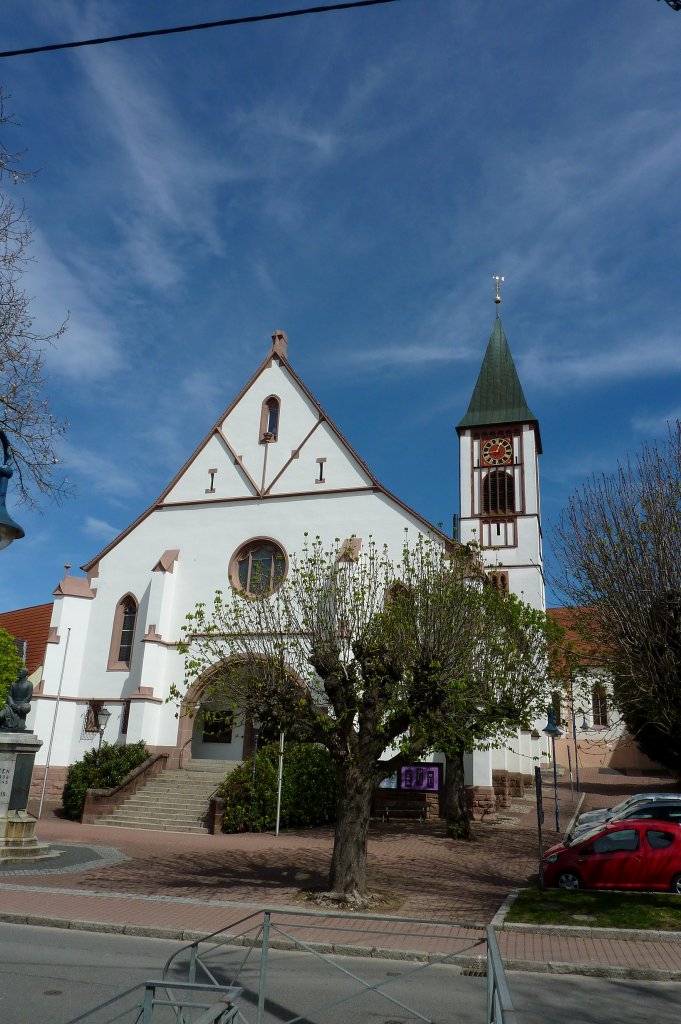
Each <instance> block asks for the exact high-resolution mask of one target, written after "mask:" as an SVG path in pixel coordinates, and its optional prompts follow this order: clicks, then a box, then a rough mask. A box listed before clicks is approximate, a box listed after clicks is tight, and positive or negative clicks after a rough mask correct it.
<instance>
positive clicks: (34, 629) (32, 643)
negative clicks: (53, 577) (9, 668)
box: [0, 603, 52, 675]
mask: <svg viewBox="0 0 681 1024" xmlns="http://www.w3.org/2000/svg"><path fill="white" fill-rule="evenodd" d="M51 618H52V604H51V603H50V604H36V605H33V607H32V608H17V609H16V611H13V612H2V613H0V629H5V630H7V632H8V633H10V634H11V635H12V636H13V637H14V638H15V639H16V640H25V641H26V668H27V669H28V672H29V675H31V674H32V673H33V672H35V670H36V669H37V668H38V667H39V666H40V665H42V664H43V663H44V661H45V648H46V646H47V637H48V634H49V632H50V619H51Z"/></svg>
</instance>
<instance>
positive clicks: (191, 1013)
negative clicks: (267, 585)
mask: <svg viewBox="0 0 681 1024" xmlns="http://www.w3.org/2000/svg"><path fill="white" fill-rule="evenodd" d="M242 992H243V989H241V988H235V987H234V986H231V985H230V986H227V985H216V984H215V983H212V982H211V983H208V984H203V985H201V984H198V985H197V984H192V983H191V982H173V981H168V980H166V979H164V980H162V981H146V982H143V983H142V984H141V985H134V986H133V987H132V988H129V989H126V991H125V992H119V994H118V995H116V996H113V997H112V998H111V999H107V1001H106V1002H104V1003H100V1004H99V1006H95V1007H93V1009H91V1010H88V1011H87V1012H86V1013H82V1014H81V1015H80V1016H79V1017H74V1018H73V1019H72V1020H70V1021H69V1022H68V1024H78V1022H79V1021H84V1020H90V1021H100V1022H102V1024H104V1022H106V1024H114V1021H119V1020H120V1021H131V1022H134V1024H160V1021H161V1020H165V1021H172V1020H174V1021H176V1022H177V1024H229V1022H230V1021H237V1020H238V1019H239V1007H238V1006H236V1005H235V1000H236V999H238V998H239V996H240V995H241V994H242ZM202 994H204V996H205V995H206V994H207V998H203V999H201V998H200V996H201V995H202ZM201 1011H203V1012H201ZM111 1013H113V1016H111ZM198 1013H201V1015H200V1016H197V1014H198ZM104 1014H106V1016H104Z"/></svg>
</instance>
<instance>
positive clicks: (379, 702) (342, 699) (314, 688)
mask: <svg viewBox="0 0 681 1024" xmlns="http://www.w3.org/2000/svg"><path fill="white" fill-rule="evenodd" d="M468 565H469V559H468V557H463V556H462V555H461V554H460V553H459V555H458V558H457V559H456V562H455V563H453V564H452V568H451V570H450V571H451V573H452V574H454V573H459V574H464V573H467V572H468V571H469V569H468ZM400 575H401V566H400V565H399V564H398V565H395V564H394V563H393V562H392V561H391V559H390V558H389V557H388V554H387V552H386V551H385V550H383V551H381V550H379V549H378V547H377V546H376V545H375V544H374V543H373V542H370V543H369V545H368V546H367V549H366V551H365V552H363V553H362V554H361V555H359V556H356V555H355V553H354V552H353V551H352V550H351V549H349V550H348V551H346V552H343V551H341V552H340V554H339V553H338V552H337V551H325V550H324V549H323V546H322V544H321V542H320V541H319V540H316V541H315V542H314V543H312V544H311V545H310V546H309V548H306V549H305V550H304V551H303V554H302V556H301V557H300V558H299V559H298V560H294V561H293V563H292V565H291V567H290V570H289V573H288V576H287V578H286V579H285V581H284V582H283V583H282V584H281V585H280V586H279V587H278V589H277V590H275V592H274V593H267V594H265V595H264V596H263V597H261V598H255V599H252V598H251V599H248V598H241V597H231V596H230V597H229V598H225V597H223V595H222V594H221V593H220V592H218V593H217V594H216V595H215V598H214V601H213V605H212V608H210V609H207V608H206V607H205V606H204V605H198V606H197V608H196V610H195V611H194V612H193V613H191V614H190V615H189V616H188V617H187V623H186V627H185V644H184V647H183V648H181V649H182V650H184V652H185V654H186V674H185V682H186V684H187V685H191V684H192V683H193V682H194V681H195V680H196V678H197V677H201V676H202V675H203V676H207V677H209V678H210V680H211V681H210V683H209V692H210V698H209V700H210V702H212V701H213V699H214V697H215V694H216V693H218V694H219V693H220V692H222V693H223V694H224V693H227V694H228V695H229V698H230V699H231V700H232V701H233V703H234V705H235V706H239V707H241V708H245V709H247V710H248V711H249V712H251V713H257V714H258V715H260V716H261V717H263V718H267V719H269V720H270V721H273V722H276V723H277V724H278V726H279V727H280V728H282V729H284V730H285V731H286V732H287V733H292V734H294V735H296V736H297V737H299V738H305V739H308V740H312V741H315V742H318V743H321V744H323V745H324V746H325V747H326V749H327V750H328V751H329V753H330V754H331V757H332V759H333V762H334V765H335V768H336V772H337V776H338V780H339V793H340V795H339V802H338V814H337V821H336V831H335V840H334V848H333V857H332V864H331V874H330V879H329V885H330V890H331V891H332V892H334V893H338V894H341V895H342V896H343V897H345V898H355V899H362V898H363V897H364V895H365V893H366V863H367V834H368V825H369V818H370V812H371V798H372V795H373V793H374V790H375V788H376V786H377V785H378V783H379V782H380V781H381V779H382V778H384V777H386V776H387V775H390V774H392V773H393V772H394V771H395V770H396V769H397V767H399V766H400V765H401V764H403V763H405V762H406V761H408V760H413V759H415V758H417V757H418V756H419V755H421V754H422V753H423V752H424V750H425V749H426V739H425V737H424V735H423V734H419V735H417V734H416V733H415V732H413V731H411V729H410V727H411V725H412V722H413V712H412V709H411V708H410V705H409V695H410V692H411V690H412V686H411V677H410V674H409V665H408V662H407V654H408V652H407V650H406V649H405V648H404V646H403V644H402V643H401V639H402V638H401V636H400V635H399V634H396V633H395V631H394V629H395V625H396V617H395V615H394V613H393V611H392V606H391V602H390V599H388V601H387V603H386V594H387V595H389V597H390V595H391V594H392V593H393V592H394V589H395V586H396V581H399V579H400ZM464 592H465V593H471V594H472V593H473V591H472V590H470V588H468V589H467V590H466V589H465V588H464V589H463V590H462V593H464ZM176 695H177V692H176ZM398 748H399V752H396V753H394V756H392V757H389V758H388V759H386V760H384V761H383V762H382V763H381V764H380V765H379V763H378V762H379V759H380V758H381V756H382V755H384V754H385V753H386V751H388V752H389V751H391V749H392V750H397V749H398Z"/></svg>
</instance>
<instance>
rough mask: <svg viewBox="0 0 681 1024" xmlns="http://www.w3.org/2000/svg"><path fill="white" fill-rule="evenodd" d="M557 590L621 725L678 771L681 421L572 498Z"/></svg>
mask: <svg viewBox="0 0 681 1024" xmlns="http://www.w3.org/2000/svg"><path fill="white" fill-rule="evenodd" d="M555 537H556V541H555V542H554V547H555V550H556V555H557V558H558V561H559V564H560V567H561V575H560V580H559V583H560V585H561V587H562V590H563V593H564V594H565V595H566V597H567V598H568V600H569V602H570V603H571V604H573V605H575V606H576V607H575V619H576V622H577V623H578V626H579V630H580V632H581V634H582V636H583V638H584V639H585V640H586V642H587V650H588V660H589V661H590V662H591V663H592V664H596V665H601V666H604V667H606V668H607V669H608V670H609V671H610V672H611V674H612V678H613V687H614V699H615V703H616V705H617V707H618V708H619V710H620V712H621V714H622V716H623V718H624V721H625V723H626V725H627V727H628V729H629V731H630V732H631V733H632V735H633V736H634V737H635V738H636V740H637V741H638V742H639V745H640V746H641V747H642V749H644V750H645V751H646V753H648V754H649V755H650V756H651V757H652V758H654V759H655V760H658V761H662V762H663V763H665V764H669V765H670V766H674V767H677V768H678V767H679V766H681V422H680V421H678V420H677V421H676V424H675V425H674V426H672V427H671V428H670V430H669V434H668V437H667V438H666V440H665V441H664V442H662V443H661V444H659V445H654V444H646V445H644V446H643V447H642V448H641V450H640V452H639V453H638V454H637V455H635V456H634V457H633V458H631V459H628V460H627V461H626V462H625V463H623V464H621V465H619V466H618V467H617V470H616V471H615V472H613V473H612V474H609V475H607V474H603V475H601V476H599V477H593V478H592V479H591V480H589V481H588V482H587V483H586V484H584V486H583V487H582V488H581V489H580V490H579V491H578V492H577V493H576V494H574V495H573V497H572V498H571V499H570V502H569V504H568V507H567V508H566V509H565V510H564V512H563V513H562V516H561V519H560V522H559V525H558V527H557V529H556V531H555Z"/></svg>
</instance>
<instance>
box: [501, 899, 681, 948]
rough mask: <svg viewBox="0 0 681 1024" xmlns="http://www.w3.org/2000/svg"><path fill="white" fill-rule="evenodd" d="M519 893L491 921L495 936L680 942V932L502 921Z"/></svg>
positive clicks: (504, 904) (505, 903) (507, 900)
mask: <svg viewBox="0 0 681 1024" xmlns="http://www.w3.org/2000/svg"><path fill="white" fill-rule="evenodd" d="M519 892H520V890H519V889H513V890H512V891H511V892H510V893H509V894H508V896H507V897H506V899H505V900H504V902H503V903H502V904H501V906H500V907H499V909H498V910H497V912H496V914H495V915H494V917H493V918H492V927H493V928H494V929H495V931H498V932H518V933H520V934H525V935H528V934H530V935H536V934H539V935H556V936H559V937H561V936H562V938H564V939H620V940H621V941H622V942H681V932H663V931H655V930H653V929H651V928H590V927H589V926H588V925H581V924H525V923H524V922H522V921H509V922H507V921H506V915H507V914H508V912H509V910H510V909H511V907H512V906H513V904H514V903H515V901H516V900H517V899H518V894H519Z"/></svg>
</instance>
